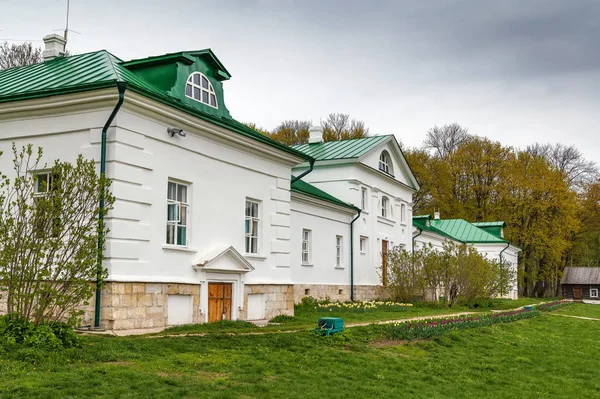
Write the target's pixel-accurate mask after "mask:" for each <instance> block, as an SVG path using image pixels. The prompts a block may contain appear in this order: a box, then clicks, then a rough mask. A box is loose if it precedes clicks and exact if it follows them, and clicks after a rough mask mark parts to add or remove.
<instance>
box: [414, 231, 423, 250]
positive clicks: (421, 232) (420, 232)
mask: <svg viewBox="0 0 600 399" xmlns="http://www.w3.org/2000/svg"><path fill="white" fill-rule="evenodd" d="M417 229H419V234H417V235H416V236H413V238H412V251H413V252H415V238H417V237H418V236H420V235H421V234H423V229H422V228H420V227H417Z"/></svg>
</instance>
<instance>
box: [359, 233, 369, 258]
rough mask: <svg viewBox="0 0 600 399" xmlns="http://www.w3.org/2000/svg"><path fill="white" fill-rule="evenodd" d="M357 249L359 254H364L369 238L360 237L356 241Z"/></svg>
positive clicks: (366, 250)
mask: <svg viewBox="0 0 600 399" xmlns="http://www.w3.org/2000/svg"><path fill="white" fill-rule="evenodd" d="M358 248H359V251H360V253H361V254H363V255H364V254H366V253H367V252H368V249H369V237H365V236H360V239H359V241H358Z"/></svg>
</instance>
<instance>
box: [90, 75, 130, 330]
mask: <svg viewBox="0 0 600 399" xmlns="http://www.w3.org/2000/svg"><path fill="white" fill-rule="evenodd" d="M125 88H126V85H125V82H117V90H118V91H119V101H117V105H115V108H114V109H113V110H112V112H111V114H110V116H109V117H108V120H107V121H106V123H105V124H104V127H103V128H102V144H101V145H100V176H101V177H104V176H105V175H106V132H107V131H108V128H109V126H110V125H111V123H112V122H113V120H114V119H115V116H117V112H119V109H121V105H123V100H124V99H125ZM103 226H104V185H101V186H100V213H99V215H98V233H100V231H101V230H100V229H102V228H103ZM103 250H104V248H103V245H102V240H101V238H100V235H98V261H97V262H98V263H97V268H96V308H95V310H94V327H95V328H100V299H101V297H102V255H103Z"/></svg>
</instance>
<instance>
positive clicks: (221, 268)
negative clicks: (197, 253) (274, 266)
mask: <svg viewBox="0 0 600 399" xmlns="http://www.w3.org/2000/svg"><path fill="white" fill-rule="evenodd" d="M192 268H193V269H194V270H196V271H203V272H211V273H248V272H251V271H252V270H254V267H253V266H252V265H251V264H250V262H248V260H246V258H244V257H243V256H242V255H241V254H240V253H239V252H238V251H237V250H236V249H235V248H234V247H232V246H230V247H228V248H225V249H224V250H214V251H210V252H208V253H206V254H204V255H203V256H201V257H200V258H199V261H198V263H196V264H195V265H192Z"/></svg>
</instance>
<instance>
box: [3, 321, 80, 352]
mask: <svg viewBox="0 0 600 399" xmlns="http://www.w3.org/2000/svg"><path fill="white" fill-rule="evenodd" d="M80 343H81V336H79V335H77V333H75V331H73V328H72V327H71V326H69V325H68V324H66V323H61V322H49V323H40V324H38V325H35V324H34V323H33V322H31V321H29V320H27V319H26V318H24V317H23V316H21V315H18V314H10V315H4V316H0V346H3V347H5V348H10V347H15V346H23V347H29V348H36V349H44V350H59V349H63V348H72V347H76V346H79V345H80Z"/></svg>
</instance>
